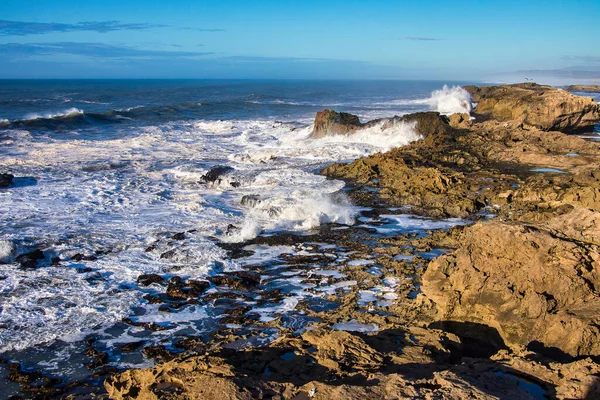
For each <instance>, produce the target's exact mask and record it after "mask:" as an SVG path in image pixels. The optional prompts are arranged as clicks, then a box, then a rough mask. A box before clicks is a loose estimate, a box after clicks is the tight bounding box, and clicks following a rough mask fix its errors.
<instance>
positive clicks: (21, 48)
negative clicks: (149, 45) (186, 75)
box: [0, 42, 214, 59]
mask: <svg viewBox="0 0 600 400" xmlns="http://www.w3.org/2000/svg"><path fill="white" fill-rule="evenodd" d="M0 53H2V54H3V55H5V56H8V57H9V58H13V59H14V58H23V57H28V56H49V55H56V54H70V55H76V56H83V57H93V58H112V59H114V58H191V57H198V56H205V55H210V54H214V53H211V52H195V51H166V50H145V49H139V48H135V47H130V46H122V45H113V44H106V43H76V42H55V43H4V44H0Z"/></svg>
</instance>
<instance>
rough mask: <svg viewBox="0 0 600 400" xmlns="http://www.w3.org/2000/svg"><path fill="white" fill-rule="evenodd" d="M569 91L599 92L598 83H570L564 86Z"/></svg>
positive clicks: (599, 86)
mask: <svg viewBox="0 0 600 400" xmlns="http://www.w3.org/2000/svg"><path fill="white" fill-rule="evenodd" d="M565 90H567V91H569V92H579V93H600V85H570V86H567V87H565Z"/></svg>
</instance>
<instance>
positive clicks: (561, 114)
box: [465, 83, 600, 133]
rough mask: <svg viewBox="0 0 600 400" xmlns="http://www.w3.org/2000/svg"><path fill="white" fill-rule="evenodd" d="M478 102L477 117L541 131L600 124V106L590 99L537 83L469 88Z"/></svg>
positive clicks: (578, 129)
mask: <svg viewBox="0 0 600 400" xmlns="http://www.w3.org/2000/svg"><path fill="white" fill-rule="evenodd" d="M465 89H466V90H467V91H468V92H469V93H471V96H472V98H473V101H474V102H477V106H476V107H475V110H474V114H475V115H478V116H482V117H485V118H492V119H496V120H498V121H510V120H515V121H519V122H522V123H524V124H527V125H530V126H534V127H536V128H538V129H541V130H545V131H550V130H555V131H560V132H565V133H576V132H581V131H585V130H590V129H591V128H592V127H593V126H594V125H595V124H597V123H598V121H600V106H599V105H598V103H596V102H595V101H594V99H592V98H590V97H581V96H574V95H572V94H570V93H569V92H567V91H564V90H559V89H555V88H553V87H551V86H542V85H537V84H535V83H521V84H515V85H504V86H484V87H477V86H465Z"/></svg>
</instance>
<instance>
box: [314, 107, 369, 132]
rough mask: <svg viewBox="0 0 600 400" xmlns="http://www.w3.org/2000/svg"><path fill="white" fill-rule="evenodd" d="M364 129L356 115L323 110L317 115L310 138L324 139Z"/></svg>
mask: <svg viewBox="0 0 600 400" xmlns="http://www.w3.org/2000/svg"><path fill="white" fill-rule="evenodd" d="M361 127H362V124H361V123H360V120H359V119H358V117H357V116H356V115H353V114H348V113H343V112H342V113H339V112H336V111H333V110H323V111H319V112H318V113H317V116H316V117H315V123H314V128H313V131H312V133H311V134H310V137H312V138H322V137H325V136H331V135H348V134H350V133H354V132H356V131H357V130H358V129H360V128H361Z"/></svg>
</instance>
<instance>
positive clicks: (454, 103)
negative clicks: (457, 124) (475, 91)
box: [427, 85, 472, 115]
mask: <svg viewBox="0 0 600 400" xmlns="http://www.w3.org/2000/svg"><path fill="white" fill-rule="evenodd" d="M427 104H429V107H430V108H431V109H432V110H434V111H438V112H440V113H442V114H447V115H449V114H454V113H467V114H469V113H470V112H471V109H472V104H471V95H470V94H469V92H467V91H466V90H465V89H463V88H462V87H460V86H452V87H451V88H450V87H448V86H447V85H444V87H443V88H442V89H438V90H434V91H433V92H432V93H431V97H429V99H427Z"/></svg>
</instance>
